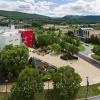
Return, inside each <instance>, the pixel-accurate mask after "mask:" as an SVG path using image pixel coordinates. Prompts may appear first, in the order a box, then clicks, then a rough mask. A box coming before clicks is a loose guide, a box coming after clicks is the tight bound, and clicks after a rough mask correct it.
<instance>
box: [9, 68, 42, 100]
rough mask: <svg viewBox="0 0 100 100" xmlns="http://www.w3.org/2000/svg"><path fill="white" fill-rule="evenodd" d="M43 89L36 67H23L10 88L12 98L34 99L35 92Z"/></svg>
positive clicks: (16, 99)
mask: <svg viewBox="0 0 100 100" xmlns="http://www.w3.org/2000/svg"><path fill="white" fill-rule="evenodd" d="M42 90H43V83H42V81H41V77H40V75H39V72H38V70H37V69H33V68H25V69H24V70H23V71H22V72H21V73H20V75H19V78H18V81H17V82H16V83H15V84H14V85H13V87H12V89H11V99H12V100H34V99H35V98H34V95H35V93H39V92H41V91H42Z"/></svg>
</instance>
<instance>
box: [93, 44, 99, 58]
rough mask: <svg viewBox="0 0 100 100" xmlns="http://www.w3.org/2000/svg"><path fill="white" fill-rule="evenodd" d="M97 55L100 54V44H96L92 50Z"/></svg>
mask: <svg viewBox="0 0 100 100" xmlns="http://www.w3.org/2000/svg"><path fill="white" fill-rule="evenodd" d="M92 51H93V52H94V53H95V54H96V55H99V56H100V45H96V46H94V48H93V50H92Z"/></svg>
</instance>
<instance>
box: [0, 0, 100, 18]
mask: <svg viewBox="0 0 100 100" xmlns="http://www.w3.org/2000/svg"><path fill="white" fill-rule="evenodd" d="M0 10H8V11H19V12H25V13H33V14H34V13H35V14H41V15H46V16H50V17H63V16H65V15H100V0H0Z"/></svg>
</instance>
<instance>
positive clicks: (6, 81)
mask: <svg viewBox="0 0 100 100" xmlns="http://www.w3.org/2000/svg"><path fill="white" fill-rule="evenodd" d="M5 83H6V95H7V92H8V91H7V83H8V80H5Z"/></svg>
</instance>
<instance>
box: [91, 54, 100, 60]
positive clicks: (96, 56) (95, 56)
mask: <svg viewBox="0 0 100 100" xmlns="http://www.w3.org/2000/svg"><path fill="white" fill-rule="evenodd" d="M91 57H92V58H93V59H95V60H98V61H100V56H98V55H95V54H92V55H91Z"/></svg>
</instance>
